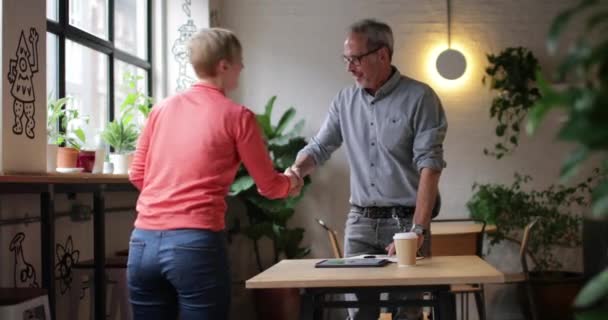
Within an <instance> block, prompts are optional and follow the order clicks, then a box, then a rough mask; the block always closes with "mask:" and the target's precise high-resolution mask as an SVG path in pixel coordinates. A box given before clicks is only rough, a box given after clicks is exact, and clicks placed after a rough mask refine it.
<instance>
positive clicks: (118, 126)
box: [101, 116, 139, 154]
mask: <svg viewBox="0 0 608 320" xmlns="http://www.w3.org/2000/svg"><path fill="white" fill-rule="evenodd" d="M138 136H139V131H138V130H137V126H136V125H135V124H134V123H132V122H131V120H129V119H128V117H125V116H123V117H121V119H116V120H114V121H112V122H110V123H108V125H107V126H106V128H105V129H104V130H103V132H102V133H101V138H102V139H103V140H104V141H105V142H106V143H107V144H109V145H110V146H112V148H114V152H115V153H117V154H126V153H129V152H131V151H133V150H135V144H136V143H137V138H138Z"/></svg>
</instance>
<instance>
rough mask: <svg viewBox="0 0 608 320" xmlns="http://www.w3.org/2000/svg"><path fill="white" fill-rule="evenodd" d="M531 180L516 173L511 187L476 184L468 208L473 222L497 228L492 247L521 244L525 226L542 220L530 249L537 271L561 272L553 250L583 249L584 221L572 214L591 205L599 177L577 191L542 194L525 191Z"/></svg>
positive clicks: (552, 190)
mask: <svg viewBox="0 0 608 320" xmlns="http://www.w3.org/2000/svg"><path fill="white" fill-rule="evenodd" d="M531 180H532V178H531V177H530V176H522V175H520V174H517V173H516V174H515V181H514V182H513V183H512V184H511V185H502V184H477V183H476V184H474V185H473V190H474V194H473V197H472V198H471V199H470V200H469V202H468V203H467V207H468V209H469V211H470V213H471V217H472V218H474V219H479V220H484V221H486V222H487V223H490V224H495V225H496V226H497V230H496V232H494V233H490V234H488V236H489V237H490V239H491V244H496V243H499V242H501V241H503V240H505V239H506V240H511V241H514V242H519V240H517V239H520V238H521V232H522V230H523V229H524V228H525V226H526V225H527V224H528V223H529V222H530V221H531V220H532V219H535V218H540V219H541V220H540V223H539V224H538V226H537V228H536V229H535V231H534V236H533V237H531V238H530V243H529V246H528V249H529V251H530V255H531V257H532V260H533V262H534V266H535V270H536V271H555V270H560V268H561V267H562V264H561V261H560V259H559V258H558V257H557V256H556V255H555V254H554V253H553V251H552V249H553V248H555V247H564V248H575V247H578V246H580V244H581V233H580V229H581V221H582V220H581V216H580V214H576V213H574V212H572V211H573V210H575V209H576V208H579V207H584V206H586V205H587V202H588V201H589V198H590V194H591V193H590V191H591V188H590V186H591V185H592V183H593V182H594V180H595V177H590V178H588V179H587V180H585V181H583V182H581V183H579V184H577V185H576V186H573V187H566V186H563V185H557V186H556V185H552V186H550V187H548V188H547V189H544V190H540V191H539V190H526V189H525V188H524V187H525V185H526V183H528V182H530V181H531Z"/></svg>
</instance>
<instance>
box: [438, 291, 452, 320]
mask: <svg viewBox="0 0 608 320" xmlns="http://www.w3.org/2000/svg"><path fill="white" fill-rule="evenodd" d="M438 295H439V297H438V298H439V308H437V309H438V311H439V312H438V315H437V317H436V318H434V319H433V320H437V319H441V320H456V299H455V297H454V294H453V293H452V292H450V291H447V290H442V291H440V292H439V293H438Z"/></svg>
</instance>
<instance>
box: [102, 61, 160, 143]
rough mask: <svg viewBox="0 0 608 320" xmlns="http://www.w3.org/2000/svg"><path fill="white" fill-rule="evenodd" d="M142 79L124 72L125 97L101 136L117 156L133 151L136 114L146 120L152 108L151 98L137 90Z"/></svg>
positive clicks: (135, 140) (136, 134)
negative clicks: (117, 112)
mask: <svg viewBox="0 0 608 320" xmlns="http://www.w3.org/2000/svg"><path fill="white" fill-rule="evenodd" d="M141 79H143V77H140V76H136V75H133V74H131V73H129V72H126V73H125V74H124V75H123V80H124V83H125V85H124V87H123V89H124V90H125V92H126V93H127V96H126V97H125V99H124V100H123V102H122V103H121V104H120V113H119V115H118V116H117V117H116V118H115V119H114V120H113V121H112V122H110V123H109V124H108V125H107V126H106V128H105V129H104V131H103V132H102V134H101V138H102V139H103V140H104V141H105V142H106V143H107V144H109V145H110V146H112V148H114V152H115V153H118V154H126V153H129V152H131V151H133V150H135V146H136V144H137V138H138V137H139V128H138V126H137V124H136V121H135V117H136V114H137V113H140V114H142V115H143V117H144V118H146V119H147V118H148V116H149V115H150V111H151V108H152V98H151V97H149V96H147V95H146V94H144V93H142V92H140V91H139V90H138V89H137V82H138V81H139V80H141Z"/></svg>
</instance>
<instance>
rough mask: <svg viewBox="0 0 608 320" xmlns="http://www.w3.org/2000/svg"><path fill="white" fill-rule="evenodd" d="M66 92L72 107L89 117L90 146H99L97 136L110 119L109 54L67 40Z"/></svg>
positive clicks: (88, 136) (87, 136) (87, 132)
mask: <svg viewBox="0 0 608 320" xmlns="http://www.w3.org/2000/svg"><path fill="white" fill-rule="evenodd" d="M65 46H66V48H65V51H66V57H65V58H66V59H65V60H66V66H65V71H66V75H65V76H66V79H65V80H66V95H68V96H71V97H72V99H71V100H70V104H69V107H73V108H77V109H78V110H79V111H80V113H81V114H82V115H83V116H88V117H89V123H88V125H83V126H82V128H83V130H84V131H85V135H86V140H87V141H86V146H87V148H94V147H96V145H95V143H96V141H95V140H96V139H98V137H97V136H98V135H99V134H100V133H101V130H103V128H104V127H105V125H106V122H107V121H108V56H107V55H105V54H103V53H101V52H97V51H94V50H92V49H89V48H87V47H84V46H81V45H79V44H77V43H75V42H72V41H70V40H66V43H65Z"/></svg>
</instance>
